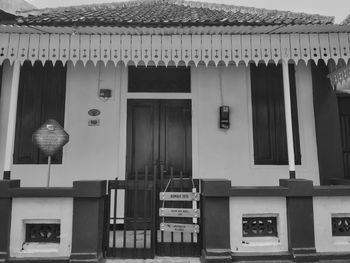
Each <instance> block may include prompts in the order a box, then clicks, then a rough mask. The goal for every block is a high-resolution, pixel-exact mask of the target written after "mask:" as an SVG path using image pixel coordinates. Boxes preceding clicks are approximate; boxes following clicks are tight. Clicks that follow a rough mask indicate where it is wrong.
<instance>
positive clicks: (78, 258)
mask: <svg viewBox="0 0 350 263" xmlns="http://www.w3.org/2000/svg"><path fill="white" fill-rule="evenodd" d="M103 262H105V259H104V258H103V256H102V254H97V253H72V254H71V256H70V259H69V263H103Z"/></svg>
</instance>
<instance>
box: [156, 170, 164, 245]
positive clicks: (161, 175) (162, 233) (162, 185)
mask: <svg viewBox="0 0 350 263" xmlns="http://www.w3.org/2000/svg"><path fill="white" fill-rule="evenodd" d="M160 189H161V191H164V165H163V164H161V165H160ZM157 228H158V226H157ZM160 242H161V243H164V232H163V231H160Z"/></svg>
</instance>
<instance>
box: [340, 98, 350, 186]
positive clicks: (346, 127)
mask: <svg viewBox="0 0 350 263" xmlns="http://www.w3.org/2000/svg"><path fill="white" fill-rule="evenodd" d="M338 107H339V117H340V130H341V139H342V150H343V161H344V178H345V179H350V96H349V95H343V96H338Z"/></svg>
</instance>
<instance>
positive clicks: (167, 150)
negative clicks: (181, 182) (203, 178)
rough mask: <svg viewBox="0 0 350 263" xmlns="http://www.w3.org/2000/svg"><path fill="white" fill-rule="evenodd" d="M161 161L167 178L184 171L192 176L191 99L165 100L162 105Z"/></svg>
mask: <svg viewBox="0 0 350 263" xmlns="http://www.w3.org/2000/svg"><path fill="white" fill-rule="evenodd" d="M160 108H161V111H160V112H161V114H160V161H161V162H163V164H164V168H165V171H164V175H165V178H168V177H169V176H170V169H171V168H173V172H174V174H179V173H180V172H183V173H184V174H185V175H186V176H188V177H190V176H191V173H192V158H191V149H192V148H191V145H192V141H191V111H190V108H191V105H190V101H163V102H162V103H161V105H160Z"/></svg>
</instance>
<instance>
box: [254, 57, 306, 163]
mask: <svg viewBox="0 0 350 263" xmlns="http://www.w3.org/2000/svg"><path fill="white" fill-rule="evenodd" d="M289 73H290V88H291V101H292V115H293V116H292V121H293V131H294V150H295V160H296V163H297V164H300V163H301V156H300V145H299V128H298V114H297V104H296V91H295V73H294V67H293V65H290V66H289ZM251 89H252V108H253V140H254V163H255V164H270V165H281V164H288V151H287V137H286V126H285V113H284V96H283V77H282V67H281V65H278V66H276V65H274V64H269V65H267V66H266V65H264V64H259V65H258V66H256V65H251Z"/></svg>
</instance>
